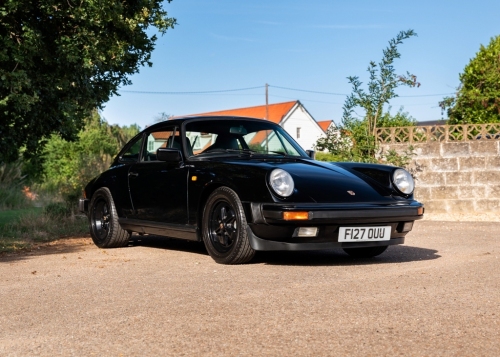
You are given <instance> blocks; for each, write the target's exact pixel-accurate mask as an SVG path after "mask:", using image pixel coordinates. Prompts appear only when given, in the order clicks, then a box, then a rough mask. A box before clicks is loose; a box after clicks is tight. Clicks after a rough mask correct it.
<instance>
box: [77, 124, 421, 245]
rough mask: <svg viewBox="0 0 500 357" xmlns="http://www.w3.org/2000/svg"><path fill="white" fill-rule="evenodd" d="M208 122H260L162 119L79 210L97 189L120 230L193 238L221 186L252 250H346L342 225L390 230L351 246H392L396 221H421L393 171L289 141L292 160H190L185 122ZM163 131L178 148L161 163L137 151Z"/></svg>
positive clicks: (397, 239)
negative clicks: (314, 152) (289, 215)
mask: <svg viewBox="0 0 500 357" xmlns="http://www.w3.org/2000/svg"><path fill="white" fill-rule="evenodd" d="M215 119H216V120H219V121H220V123H221V127H224V126H227V125H234V126H235V127H236V126H238V125H239V124H238V123H239V121H243V122H242V123H245V124H246V123H249V124H248V125H251V124H252V123H262V120H260V119H243V118H209V117H205V118H185V119H177V120H170V121H167V122H163V123H158V124H156V125H153V126H151V127H148V128H147V129H145V130H144V131H143V132H141V133H140V134H138V135H137V136H136V137H135V138H134V139H132V140H131V142H130V143H129V144H127V145H126V146H125V147H124V149H123V150H122V151H121V152H120V153H119V154H118V156H117V157H116V158H115V160H114V162H113V163H112V165H111V167H110V168H109V169H108V170H107V171H105V172H103V173H102V174H101V175H99V176H98V177H96V178H95V179H94V180H92V181H91V182H90V183H89V184H88V185H87V186H86V188H85V197H86V201H85V200H84V201H83V203H82V204H81V207H82V210H87V203H88V201H89V200H90V199H91V198H92V195H93V194H94V192H95V191H96V190H97V189H99V188H101V187H107V188H109V190H110V191H111V194H112V196H113V200H114V202H115V205H116V209H117V213H118V216H119V221H120V224H121V225H122V227H123V228H124V229H127V230H130V231H136V232H140V233H151V234H160V235H165V236H170V237H176V238H183V239H191V240H201V237H200V233H199V232H200V222H201V217H202V215H203V209H204V203H205V201H206V199H207V198H208V196H209V195H210V193H211V192H213V190H215V189H216V188H218V187H220V186H227V187H229V188H231V189H232V190H234V191H235V192H236V193H237V195H238V197H239V199H240V200H241V202H242V204H243V207H244V210H245V213H246V218H247V221H248V224H249V225H248V230H249V232H250V233H251V234H250V233H249V237H250V243H251V246H252V248H254V249H257V250H276V249H284V250H286V249H292V250H297V249H321V248H325V247H332V246H339V247H340V246H342V247H353V245H348V244H351V243H348V244H347V245H346V243H343V244H340V243H338V242H337V236H338V227H339V226H341V225H344V226H345V225H346V224H348V225H350V226H357V225H367V224H369V225H391V226H392V227H393V230H392V234H391V238H392V239H391V242H375V243H371V242H366V243H357V246H373V245H380V244H385V245H389V244H400V243H402V242H403V241H404V236H405V235H406V233H407V232H402V231H401V229H402V225H403V223H404V222H408V221H414V220H417V219H420V218H422V215H421V213H420V214H418V213H417V210H418V209H419V208H422V204H420V203H419V202H417V201H415V200H414V198H413V195H407V196H404V195H401V194H400V193H398V191H397V190H396V189H395V188H394V187H393V185H392V182H391V174H392V172H393V171H394V170H395V169H397V168H396V167H392V166H385V165H375V164H360V163H325V162H319V161H314V160H313V159H311V158H310V157H309V155H308V153H306V152H305V151H304V150H302V149H301V148H300V146H298V144H296V143H295V142H293V139H292V142H293V145H294V147H295V149H296V150H297V152H298V153H299V155H298V156H285V155H273V156H265V155H257V154H255V155H252V154H248V153H241V154H237V153H227V154H220V153H218V154H214V155H200V156H191V150H190V149H189V148H188V147H187V145H188V140H186V139H185V138H184V136H185V126H186V124H187V123H189V122H193V121H200V120H205V121H207V122H208V121H210V120H215ZM269 125H270V126H272V127H276V128H279V127H278V126H277V125H275V124H272V123H269ZM163 127H168V128H172V127H175V128H176V130H178V131H180V136H181V138H182V147H181V148H180V150H177V149H174V148H170V149H160V150H162V152H161V153H160V152H158V155H157V156H158V157H159V158H160V159H162V160H167V161H147V160H149V159H150V157H148V155H151V153H148V154H146V153H145V146H146V143H145V140H146V138H147V135H148V134H149V133H151V132H153V131H156V130H158V129H161V128H163ZM280 130H281V129H280ZM141 138H142V150H143V153H142V154H141V155H137V158H138V160H137V161H135V162H134V161H133V159H126V158H125V157H123V155H124V153H125V152H126V151H127V149H128V148H129V147H130V146H131V144H132V143H134V142H136V141H137V140H141ZM275 168H281V169H283V170H286V171H287V172H288V173H289V174H290V175H291V176H292V178H293V180H294V183H295V190H294V192H293V194H292V195H291V196H290V197H287V198H283V197H279V196H278V195H276V194H275V193H274V191H273V190H272V189H271V188H270V187H269V183H268V175H269V174H270V172H271V171H272V170H273V169H275ZM193 177H196V180H194V179H193ZM348 191H350V192H351V193H354V195H353V194H350V193H348ZM294 210H296V211H308V212H310V219H309V220H308V221H300V222H290V221H284V220H283V219H282V212H284V211H294ZM298 226H301V227H304V226H315V227H319V233H318V236H317V237H315V238H296V237H293V234H294V231H295V228H296V227H298ZM278 243H279V244H278ZM352 244H354V243H352ZM301 247H302V248H301Z"/></svg>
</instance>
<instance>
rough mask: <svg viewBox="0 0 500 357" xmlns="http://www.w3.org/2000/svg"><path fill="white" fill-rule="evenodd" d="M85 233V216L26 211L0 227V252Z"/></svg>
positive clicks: (86, 225) (86, 226) (86, 227)
mask: <svg viewBox="0 0 500 357" xmlns="http://www.w3.org/2000/svg"><path fill="white" fill-rule="evenodd" d="M87 233H88V223H87V217H85V216H77V215H74V214H70V215H67V216H62V215H59V216H57V215H51V214H47V213H45V212H43V211H38V212H37V211H26V212H25V213H24V214H22V215H20V216H19V217H18V218H17V219H16V220H14V221H12V222H10V223H6V224H4V225H2V226H0V252H12V251H17V250H22V249H29V248H31V247H32V246H33V244H34V243H37V242H49V241H53V240H56V239H60V238H64V237H74V236H82V235H85V234H87Z"/></svg>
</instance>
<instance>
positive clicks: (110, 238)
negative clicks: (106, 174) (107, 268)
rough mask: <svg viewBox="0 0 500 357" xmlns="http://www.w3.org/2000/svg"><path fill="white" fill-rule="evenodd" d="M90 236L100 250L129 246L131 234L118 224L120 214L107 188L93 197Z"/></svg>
mask: <svg viewBox="0 0 500 357" xmlns="http://www.w3.org/2000/svg"><path fill="white" fill-rule="evenodd" d="M89 225H90V236H91V237H92V240H93V241H94V243H95V245H97V246H98V247H99V248H117V247H125V246H127V245H128V241H129V239H130V233H129V232H127V231H126V230H124V229H123V228H122V227H121V226H120V223H118V214H117V213H116V207H115V204H114V202H113V197H112V196H111V192H109V190H108V189H107V188H106V187H102V188H100V189H98V190H97V191H96V192H95V193H94V195H93V196H92V200H91V201H90V207H89Z"/></svg>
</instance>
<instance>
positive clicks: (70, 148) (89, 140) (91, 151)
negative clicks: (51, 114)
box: [43, 112, 140, 200]
mask: <svg viewBox="0 0 500 357" xmlns="http://www.w3.org/2000/svg"><path fill="white" fill-rule="evenodd" d="M139 130H140V128H139V127H138V126H137V125H135V124H134V125H131V126H129V127H127V126H125V127H120V126H117V125H109V124H108V123H107V122H106V121H105V120H103V119H101V118H100V117H99V115H98V114H97V112H94V113H93V115H92V116H91V117H89V118H88V119H87V120H86V124H85V127H84V129H83V130H81V131H80V132H79V133H78V135H77V139H76V140H74V141H67V140H64V139H62V138H61V137H60V136H58V135H55V134H53V135H52V136H51V137H50V139H49V140H48V142H47V145H46V146H45V149H44V151H43V158H44V164H43V169H44V170H43V171H44V175H45V177H44V185H45V187H46V188H48V189H49V190H56V191H58V193H59V194H61V195H62V196H63V197H65V198H66V199H67V200H75V199H76V198H78V197H79V196H80V194H81V191H82V189H83V187H84V186H85V185H86V184H87V183H88V182H89V181H90V180H91V179H92V178H93V177H95V176H96V175H98V174H99V173H101V172H102V171H104V170H106V169H107V168H108V167H109V165H110V164H111V160H112V158H113V157H114V156H115V155H116V154H117V153H118V151H119V150H120V149H121V148H122V146H123V145H124V144H125V143H126V142H128V141H129V140H130V139H131V138H132V137H134V136H135V135H136V134H137V133H139Z"/></svg>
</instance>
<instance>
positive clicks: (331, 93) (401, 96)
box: [269, 85, 455, 98]
mask: <svg viewBox="0 0 500 357" xmlns="http://www.w3.org/2000/svg"><path fill="white" fill-rule="evenodd" d="M269 87H273V88H279V89H286V90H292V91H296V92H306V93H317V94H328V95H341V96H347V95H348V94H345V93H333V92H318V91H313V90H307V89H297V88H288V87H278V86H273V85H269ZM450 94H455V93H440V94H421V95H399V96H398V97H400V98H415V97H438V96H442V95H450Z"/></svg>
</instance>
